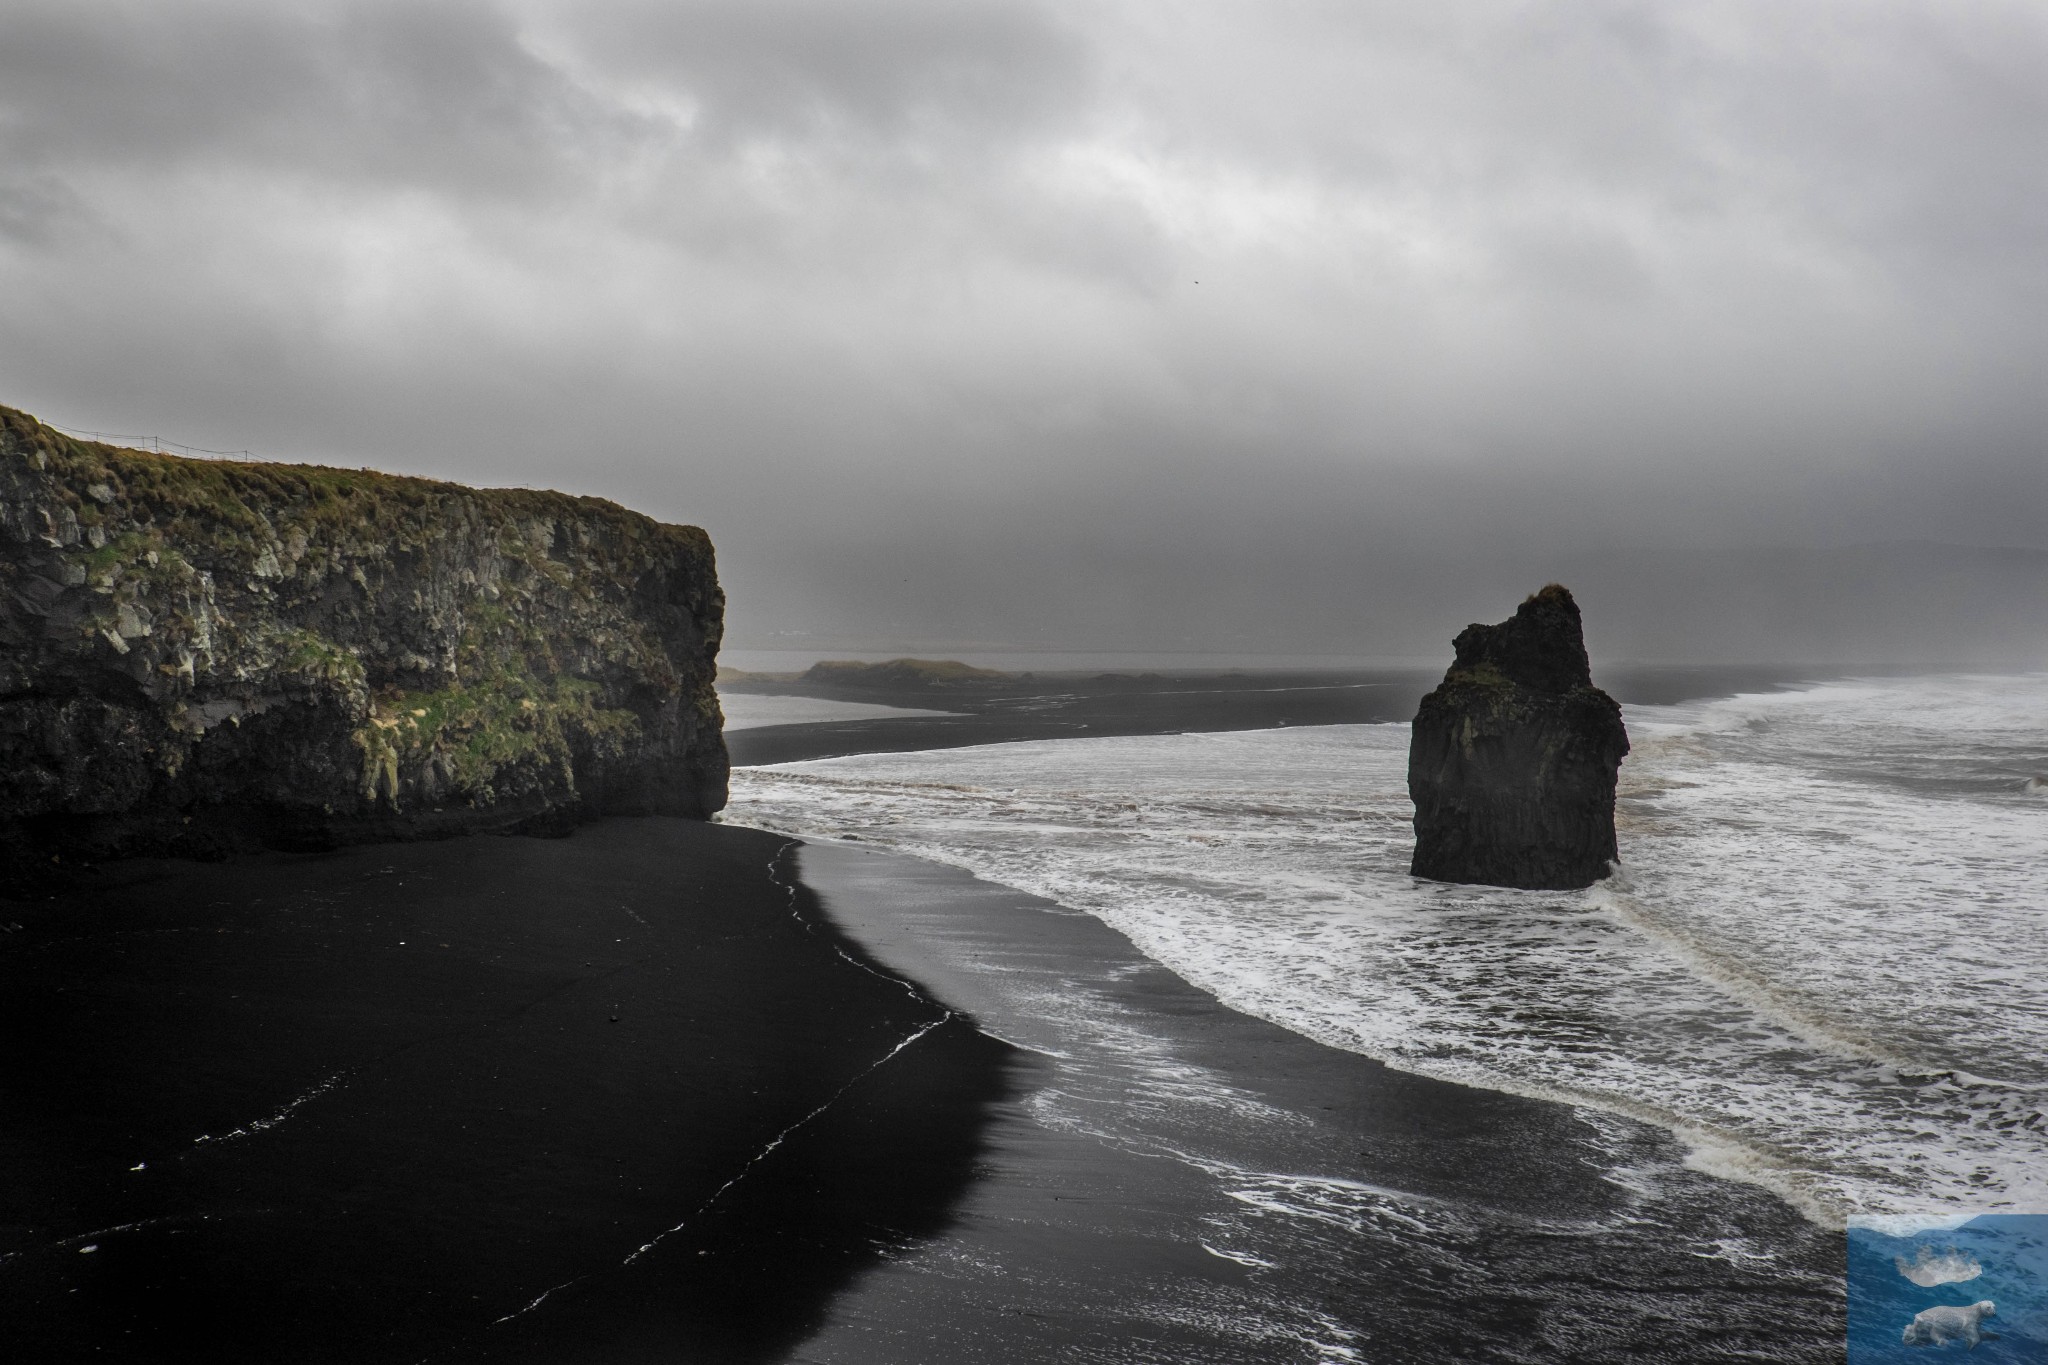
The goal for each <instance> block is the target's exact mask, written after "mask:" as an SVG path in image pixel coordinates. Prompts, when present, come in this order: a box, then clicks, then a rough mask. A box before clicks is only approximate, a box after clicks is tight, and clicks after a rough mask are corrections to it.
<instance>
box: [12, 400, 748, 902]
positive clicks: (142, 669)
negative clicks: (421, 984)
mask: <svg viewBox="0 0 2048 1365" xmlns="http://www.w3.org/2000/svg"><path fill="white" fill-rule="evenodd" d="M724 606H725V599H724V595H723V594H722V593H721V592H720V591H719V587H718V579H717V574H716V570H715V567H714V563H713V559H712V549H711V542H710V540H709V538H708V537H706V535H705V534H704V532H702V531H701V530H698V529H697V528H696V527H692V526H667V525H663V524H661V523H658V522H655V521H652V520H650V519H649V518H647V517H643V516H639V515H637V514H635V513H632V512H628V511H626V510H625V509H623V508H621V507H618V506H615V505H613V504H611V503H607V502H602V501H599V500H597V499H593V498H573V497H567V496H564V495H562V494H557V493H544V492H530V491H526V490H513V489H507V490H489V491H483V490H476V489H470V488H464V487H461V486H459V485H455V484H446V483H436V482H432V481H429V480H425V479H409V478H396V477H392V476H388V475H382V474H374V473H370V472H368V471H354V470H340V469H327V468H319V467H313V466H301V465H281V464H244V463H231V462H216V461H207V460H188V459H180V458H177V457H173V456H168V455H157V454H149V453H145V452H141V451H133V450H120V449H116V448H113V447H109V446H104V445H97V444H93V443H89V442H83V441H76V440H73V439H71V438H70V437H68V436H65V435H63V434H61V433H59V432H56V431H53V430H52V429H50V428H48V427H45V426H43V425H41V424H40V423H38V422H36V421H35V419H33V418H31V417H28V416H26V415H25V414H22V413H19V412H16V411H13V410H12V409H7V408H0V877H4V878H8V879H14V878H17V877H20V876H24V875H30V874H33V873H34V872H36V871H39V870H47V868H48V865H50V864H51V863H52V862H53V861H54V862H57V863H59V864H62V863H66V862H71V861H74V860H77V859H97V858H104V857H113V856H122V855H127V854H139V853H151V854H202V855H203V854H208V853H212V852H217V851H225V850H232V849H238V848H248V847H255V846H262V845H268V846H274V847H300V848H308V847H326V846H333V845H336V844H341V843H354V842H364V841H369V840H376V839H393V838H398V839H403V838H417V837H426V836H435V835H441V834H454V833H463V832H468V831H482V830H512V829H528V830H558V829H562V828H566V827H567V826H568V825H569V824H571V823H573V822H574V821H576V820H578V819H581V818H586V817H591V816H596V815H601V814H609V813H636V814H648V813H656V814H672V815H683V816H697V817H704V816H708V815H710V814H711V813H712V812H713V811H716V810H718V809H719V808H720V807H721V806H723V805H724V804H725V793H726V775H727V765H726V754H725V742H724V739H723V736H722V733H721V718H720V715H719V710H718V699H717V694H716V693H715V692H714V691H713V688H712V679H713V675H714V673H715V668H716V664H715V659H716V655H717V651H718V643H719V637H720V633H721V631H722V628H723V620H724Z"/></svg>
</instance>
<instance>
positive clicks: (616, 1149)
mask: <svg viewBox="0 0 2048 1365" xmlns="http://www.w3.org/2000/svg"><path fill="white" fill-rule="evenodd" d="M1787 676H1789V675H1787ZM1296 681H1299V680H1296ZM1228 682H1229V685H1228V686H1223V687H1219V686H1216V685H1215V683H1214V682H1211V683H1208V684H1205V685H1202V686H1196V687H1190V688H1177V687H1164V686H1150V687H1148V688H1141V689H1139V690H1140V692H1145V691H1149V692H1150V693H1151V695H1150V696H1148V697H1138V696H1126V697H1124V700H1122V701H1119V700H1117V697H1119V696H1123V695H1124V689H1125V688H1126V685H1125V684H1122V683H1111V684H1107V685H1105V686H1104V687H1101V688H1097V689H1093V690H1091V689H1090V688H1087V687H1072V686H1064V685H1061V686H1059V687H1058V688H1057V689H1056V690H1054V691H1051V692H1047V691H1046V690H1045V689H1044V687H1043V686H1041V691H1040V695H1039V701H1040V703H1042V704H1041V705H1039V706H1038V708H1037V709H1036V710H1035V711H1033V710H1028V709H1026V708H1025V706H1024V704H1023V701H1022V700H1019V699H1018V698H1017V697H1013V698H1011V699H1010V700H1011V702H1012V703H1013V704H1011V705H1009V706H1007V707H1004V706H993V707H990V708H988V709H987V711H986V712H985V713H983V714H971V715H968V716H963V717H949V718H943V719H944V720H945V721H947V722H950V724H949V726H948V728H946V729H945V730H944V731H943V735H944V739H943V740H942V742H949V743H978V742H989V741H991V740H994V739H998V738H1012V737H1025V736H1024V735H1022V734H1013V733H1011V732H1012V731H1013V730H1019V729H1025V728H1028V727H1032V726H1036V727H1038V728H1037V730H1036V731H1035V732H1033V733H1032V734H1031V736H1030V737H1047V736H1048V735H1049V734H1056V733H1060V732H1062V731H1061V727H1067V730H1066V732H1071V727H1072V726H1074V725H1076V724H1086V725H1088V726H1091V727H1092V726H1095V725H1098V724H1099V725H1101V726H1102V727H1103V728H1102V729H1100V730H1096V729H1090V730H1089V731H1088V732H1089V733H1110V732H1112V728H1111V727H1112V725H1113V724H1114V722H1115V718H1116V717H1117V716H1119V715H1122V716H1126V717H1128V718H1131V720H1132V724H1133V725H1134V726H1135V725H1136V723H1137V721H1138V720H1143V721H1144V724H1145V728H1146V729H1148V730H1155V731H1156V730H1165V729H1187V728H1197V723H1198V722H1199V721H1200V720H1202V719H1204V718H1206V719H1208V720H1210V721H1212V722H1213V720H1214V719H1215V717H1216V716H1217V715H1225V716H1229V717H1233V718H1235V719H1236V720H1238V721H1244V722H1247V723H1253V722H1255V723H1261V724H1275V723H1278V722H1279V721H1280V720H1288V721H1292V722H1295V723H1308V721H1309V719H1310V718H1311V717H1316V718H1322V716H1323V712H1321V711H1316V710H1313V709H1308V708H1305V707H1304V706H1303V703H1302V698H1303V697H1305V696H1307V697H1311V698H1313V697H1314V696H1316V695H1318V694H1316V693H1313V692H1312V691H1311V690H1310V689H1313V688H1317V687H1322V686H1324V684H1322V683H1317V682H1315V681H1313V680H1309V681H1306V682H1300V683H1299V686H1296V685H1295V682H1289V683H1286V684H1284V685H1283V684H1278V683H1276V682H1275V681H1274V680H1272V679H1269V678H1261V677H1252V678H1238V679H1230V680H1228ZM1360 682H1364V683H1368V684H1370V685H1369V686H1352V685H1350V684H1356V683H1360ZM1702 682H1703V680H1701V679H1697V678H1695V679H1694V680H1693V683H1692V689H1693V691H1694V692H1697V691H1700V690H1709V691H1711V690H1718V688H1716V687H1712V686H1708V687H1705V688H1704V689H1703V688H1702ZM1670 685H1671V686H1672V687H1677V686H1680V685H1681V684H1679V683H1675V682H1674V683H1671V684H1670ZM1741 685H1744V686H1748V685H1768V682H1767V681H1761V680H1760V681H1758V682H1756V683H1750V682H1747V681H1745V682H1744V683H1742V684H1741ZM1399 686H1400V683H1399V680H1397V679H1392V678H1382V679H1365V680H1361V679H1357V678H1355V677H1354V678H1352V679H1351V680H1350V683H1347V684H1342V685H1341V688H1342V690H1336V689H1333V694H1334V695H1336V696H1339V697H1342V698H1346V700H1343V701H1342V702H1340V703H1332V702H1330V701H1329V700H1328V696H1329V695H1331V694H1322V695H1323V696H1324V700H1322V701H1312V703H1311V704H1312V705H1314V706H1325V707H1327V708H1328V709H1329V710H1330V711H1331V712H1332V713H1333V714H1334V713H1335V712H1336V711H1337V710H1339V709H1341V708H1343V707H1350V708H1351V709H1352V710H1354V711H1355V710H1357V709H1359V708H1360V707H1361V706H1362V705H1366V704H1367V703H1362V702H1361V701H1360V698H1362V697H1372V698H1374V699H1373V700H1372V701H1371V702H1370V703H1369V705H1370V707H1371V708H1372V709H1373V710H1375V711H1378V710H1386V711H1388V712H1391V713H1393V714H1396V715H1398V714H1399V713H1400V712H1401V711H1402V710H1403V708H1405V707H1408V706H1410V705H1412V699H1409V698H1406V697H1405V696H1403V695H1402V694H1400V692H1399V690H1398V689H1399ZM1382 693H1383V694H1385V695H1384V696H1377V695H1376V694H1382ZM1106 694H1107V695H1106ZM1174 696H1182V697H1192V698H1193V700H1191V701H1184V702H1175V701H1173V700H1171V698H1172V697H1174ZM876 700H881V699H880V698H876ZM918 704H923V705H933V704H935V703H934V702H933V700H932V699H930V698H926V699H924V700H923V701H922V702H921V703H918ZM1119 708H1122V709H1121V710H1120V709H1119ZM1276 708H1277V709H1276ZM1283 711H1284V712H1285V714H1280V712H1283ZM1347 718H1357V717H1355V716H1347ZM1176 722H1178V723H1176ZM934 723H936V722H934ZM926 724H927V722H924V721H915V720H905V721H883V722H872V723H868V722H863V723H860V724H859V725H856V726H851V727H849V726H843V725H815V726H808V727H785V728H784V731H783V732H782V733H781V734H779V735H778V734H777V733H776V732H774V731H742V732H739V733H738V734H736V735H735V736H734V739H735V745H734V747H735V750H736V751H737V753H736V757H738V758H740V760H741V761H748V760H749V759H751V760H752V761H761V758H762V756H763V755H762V754H761V753H760V752H758V751H750V747H749V746H755V750H758V749H759V748H768V749H771V750H775V751H778V756H781V757H799V756H804V757H810V756H819V755H821V754H829V753H833V752H842V751H845V749H846V746H848V745H851V744H854V743H855V742H856V741H857V740H858V739H859V738H860V736H861V735H862V734H863V733H866V734H870V735H871V734H872V731H871V730H868V731H864V730H863V729H862V728H861V727H862V726H869V725H879V726H883V727H902V728H899V729H897V730H896V731H894V732H893V734H892V735H891V739H890V742H889V743H887V744H883V745H873V746H870V747H888V748H898V747H903V748H907V747H920V746H918V745H914V744H912V743H910V742H908V741H909V740H910V739H911V738H913V737H914V735H915V733H916V731H915V727H919V726H923V725H926ZM1119 728H1121V727H1119ZM1232 728H1246V726H1244V725H1238V726H1233V727H1232ZM933 733H935V732H933V731H930V730H926V731H925V732H924V738H925V740H926V741H927V742H929V740H930V739H931V738H932V735H933ZM763 736H766V737H767V738H768V740H770V741H772V743H770V744H766V745H758V746H756V745H755V741H757V740H759V739H761V738H762V737H763ZM898 741H902V742H898ZM791 751H795V752H791ZM800 878H801V880H800ZM814 890H815V891H816V892H818V893H819V894H815V895H814V894H813V892H814ZM0 923H5V924H10V925H19V927H18V928H10V929H9V930H8V932H6V933H5V934H4V935H0V1012H4V1016H5V1021H6V1023H5V1027H6V1036H7V1038H8V1039H9V1042H10V1047H9V1054H10V1061H9V1066H8V1068H7V1071H6V1079H5V1086H4V1094H5V1109H4V1111H0V1173H4V1176H5V1178H4V1180H0V1200H4V1203H0V1239H4V1240H0V1314H4V1315H5V1321H6V1322H7V1323H8V1324H9V1333H10V1338H11V1341H12V1342H13V1343H14V1344H15V1345H16V1347H17V1349H18V1350H19V1352H20V1358H22V1359H26V1360H32V1361H42V1360H69V1359H85V1358H90V1359H115V1360H120V1359H126V1360H134V1361H159V1360H182V1359H192V1358H205V1359H209V1360H219V1361H244V1360H246V1361H256V1360H263V1361H336V1362H340V1361H387V1360H388V1361H404V1362H413V1361H422V1360H535V1361H582V1360H589V1361H636V1360H650V1361H651V1360H664V1361H707V1362H724V1361H762V1362H766V1361H777V1360H801V1361H815V1362H827V1361H829V1362H875V1363H876V1365H880V1363H881V1362H927V1361H928V1362H933V1365H938V1363H939V1362H952V1361H961V1362H968V1361H987V1362H1002V1361H1037V1360H1049V1359H1061V1360H1084V1361H1119V1362H1135V1361H1176V1362H1179V1361H1218V1362H1237V1361H1244V1362H1250V1361H1297V1360H1298V1361H1304V1362H1316V1361H1349V1360H1374V1361H1390V1360H1392V1361H1406V1360H1415V1361H1425V1360H1427V1361H1440V1360H1445V1359H1457V1360H1501V1361H1510V1360H1512V1361H1548V1360H1573V1361H1601V1360H1638V1359H1659V1360H1712V1359H1750V1360H1773V1361H1825V1360H1832V1359H1838V1358H1839V1355H1840V1345H1839V1343H1840V1340H1841V1301H1840V1294H1839V1271H1840V1266H1839V1264H1838V1262H1839V1256H1840V1251H1839V1247H1838V1239H1837V1238H1836V1237H1834V1236H1833V1235H1829V1234H1823V1233H1821V1232H1820V1231H1819V1230H1817V1229H1815V1228H1813V1227H1811V1226H1810V1225H1808V1224H1805V1223H1803V1222H1802V1221H1801V1220H1800V1219H1799V1218H1798V1217H1797V1215H1796V1214H1794V1213H1793V1211H1792V1210H1791V1209H1790V1208H1788V1207H1787V1206H1785V1205H1783V1204H1781V1203H1779V1202H1778V1201H1776V1200H1775V1199H1773V1198H1771V1197H1769V1196H1767V1195H1764V1194H1761V1193H1759V1192H1757V1191H1754V1190H1751V1189H1749V1188H1747V1187H1743V1186H1737V1185H1730V1184H1727V1183H1725V1182H1721V1181H1716V1180H1712V1179H1710V1178H1708V1177H1706V1176H1703V1175H1698V1174H1695V1173H1693V1172H1690V1171H1688V1170H1686V1169H1685V1168H1684V1166H1683V1162H1682V1157H1683V1153H1682V1152H1681V1151H1680V1149H1679V1148H1678V1146H1677V1144H1676V1143H1675V1142H1673V1141H1672V1140H1671V1139H1670V1138H1669V1137H1668V1136H1666V1135H1665V1134H1663V1133H1661V1132H1660V1131H1658V1130H1655V1129H1652V1128H1649V1127H1647V1126H1645V1125H1640V1124H1633V1123H1628V1122H1625V1121H1619V1120H1614V1121H1608V1120H1601V1121H1599V1122H1589V1120H1588V1119H1587V1118H1586V1117H1585V1116H1584V1115H1582V1114H1580V1113H1578V1112H1577V1111H1574V1110H1571V1109H1569V1108H1567V1107H1565V1106H1562V1105H1557V1104H1550V1103H1544V1102H1537V1101H1529V1100H1523V1099H1519V1098H1516V1097H1512V1096H1503V1095H1497V1094H1491V1093H1486V1092H1479V1091H1473V1090H1468V1089H1464V1088H1461V1087H1457V1086H1451V1085H1446V1084H1441V1083H1437V1082H1432V1081H1426V1080H1422V1079H1418V1078H1415V1077H1411V1076H1407V1075H1404V1074H1402V1073H1398V1072H1393V1071H1389V1070H1388V1069H1386V1068H1384V1067H1382V1066H1379V1065H1378V1064H1376V1063H1374V1062H1372V1061H1370V1060H1369V1059H1367V1058H1364V1057H1360V1056H1357V1055H1354V1054H1350V1053H1345V1052H1341V1051H1337V1050H1333V1049H1330V1048H1326V1047H1323V1046H1321V1045H1319V1044H1316V1043H1312V1042H1309V1041H1307V1040H1305V1039H1303V1038H1300V1037H1298V1036H1296V1035H1294V1034H1291V1033H1288V1032H1286V1031H1285V1030H1281V1029H1279V1028H1276V1027H1273V1026H1271V1025H1267V1024H1264V1023H1262V1022H1260V1021H1257V1020H1254V1019H1250V1018H1248V1017H1246V1016H1243V1015H1240V1014H1237V1013H1235V1012H1234V1011H1231V1010H1228V1009H1225V1008H1223V1007H1221V1006H1220V1005H1218V1004H1217V1003H1216V1002H1215V1001H1214V1000H1213V999H1212V998H1210V997H1209V996H1207V995H1205V994H1203V993H1202V992H1200V991H1197V990H1195V989H1193V988H1191V987H1189V986H1187V985H1186V984H1185V983H1183V982H1181V981H1180V980H1179V979H1178V978H1177V977H1175V976H1173V975H1172V974H1171V973H1169V972H1166V971H1164V970H1163V969H1160V968H1158V967H1157V966H1155V965H1153V964H1151V963H1150V962H1149V961H1147V960H1146V959H1144V958H1143V957H1142V956H1141V955H1140V954H1138V953H1137V952H1136V950H1135V949H1133V948H1132V947H1131V946H1130V944H1129V943H1128V942H1127V941H1125V940H1124V939H1123V938H1122V937H1121V936H1119V935H1117V934H1116V933H1114V932H1113V931H1111V930H1109V929H1107V928H1106V927H1104V926H1103V925H1101V924H1100V923H1099V922H1098V921H1096V920H1094V919H1092V918H1090V917H1087V916H1082V915H1076V914H1073V913H1070V912H1067V911H1064V910H1061V909H1060V908H1058V907H1056V906H1052V905H1050V904H1048V903H1046V902H1042V901H1036V900H1033V899H1032V898H1030V897H1028V896H1024V895H1022V894H1020V893H1016V892H1012V891H1009V890H1007V889H1004V888H1000V887H992V886H990V885H988V884H985V883H979V882H976V881H974V880H973V879H971V878H969V877H967V876H965V875H964V874H961V873H958V872H955V871H952V870H949V869H944V868H939V867H936V866H933V865H930V864H924V863H920V862H916V861H913V860H909V859H905V858H901V857H891V856H884V855H878V854H874V853H870V852H867V851H864V850H859V849H856V848H852V847H845V846H830V845H813V846H810V847H806V848H798V847H797V846H795V845H793V844H792V843H791V842H790V841H788V840H785V839H782V838H780V837H777V836H771V835H767V834H763V833H757V832H754V831H748V830H742V829H737V828H730V827H720V826H715V825H714V826H707V825H701V824H694V823H690V822H685V821H673V820H614V821H606V822H603V823H600V824H598V825H594V826H590V827H587V828H584V829H582V830H579V831H578V832H576V833H575V834H574V835H573V836H571V837H569V838H566V839H527V838H474V839H463V840H455V841H450V842H445V843H432V844H411V845H398V846H383V847H374V848H363V849H356V850H351V851H346V852H343V853H338V854H331V855H320V856H298V857H285V856H278V857H270V858H263V859H257V860H252V861H243V862H238V863H228V864H211V865H209V864H196V863H136V864H127V865H119V866H114V867H110V868H108V869H105V870H103V871H102V872H101V873H100V874H98V875H97V877H96V878H95V879H93V880H92V881H91V882H90V883H89V884H87V885H86V886H84V887H82V888H80V889H79V890H77V891H75V892H73V893H70V894H68V895H67V896H65V897H64V898H62V899H59V900H54V901H39V902H33V903H28V902H12V903H7V904H5V905H0ZM912 983H915V984H912ZM643 1248H644V1250H642V1249H643ZM1758 1248H1768V1249H1769V1251H1770V1253H1771V1255H1770V1257H1769V1259H1767V1260H1766V1259H1759V1258H1758V1257H1756V1256H1755V1255H1754V1254H1753V1253H1754V1251H1755V1249H1758Z"/></svg>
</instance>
